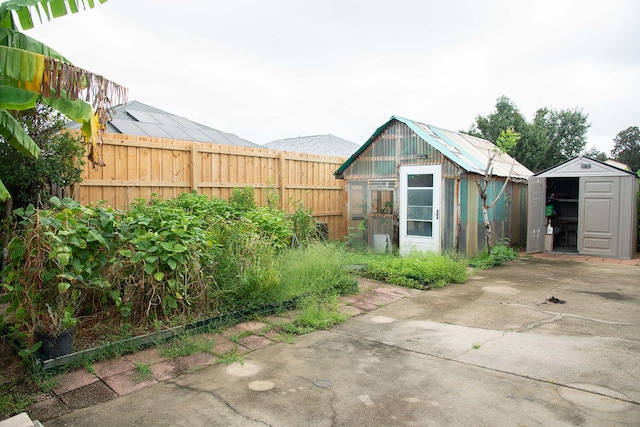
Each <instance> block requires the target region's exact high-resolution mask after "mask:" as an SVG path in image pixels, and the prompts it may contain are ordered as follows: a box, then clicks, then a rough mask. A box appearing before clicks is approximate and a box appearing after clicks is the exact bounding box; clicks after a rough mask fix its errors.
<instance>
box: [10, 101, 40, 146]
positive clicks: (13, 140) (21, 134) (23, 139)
mask: <svg viewBox="0 0 640 427" xmlns="http://www.w3.org/2000/svg"><path fill="white" fill-rule="evenodd" d="M0 135H2V136H3V137H4V139H6V140H7V142H8V143H9V145H11V146H12V147H13V148H15V149H16V150H18V151H19V152H21V153H22V154H25V155H27V156H31V157H35V158H38V157H39V156H40V147H38V146H37V145H36V143H35V142H34V141H33V139H31V137H30V136H29V134H28V133H27V132H25V130H24V129H23V128H22V125H21V124H20V122H19V121H17V120H16V119H15V117H13V116H12V115H11V114H9V112H8V111H7V110H5V109H0Z"/></svg>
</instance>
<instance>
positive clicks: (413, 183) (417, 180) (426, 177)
mask: <svg viewBox="0 0 640 427" xmlns="http://www.w3.org/2000/svg"><path fill="white" fill-rule="evenodd" d="M407 185H408V187H423V188H424V187H433V174H432V173H429V174H414V175H407Z"/></svg>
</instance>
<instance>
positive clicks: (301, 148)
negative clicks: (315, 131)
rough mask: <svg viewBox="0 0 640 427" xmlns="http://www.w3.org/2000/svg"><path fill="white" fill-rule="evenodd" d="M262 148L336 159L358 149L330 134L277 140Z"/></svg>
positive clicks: (356, 146) (352, 143)
mask: <svg viewBox="0 0 640 427" xmlns="http://www.w3.org/2000/svg"><path fill="white" fill-rule="evenodd" d="M263 147H265V148H269V149H271V150H280V151H292V152H295V153H307V154H321V155H323V156H337V157H349V156H351V155H352V154H353V153H355V152H356V151H357V150H358V148H360V146H359V145H358V144H356V143H355V142H351V141H347V140H346V139H342V138H340V137H337V136H335V135H331V134H328V135H312V136H299V137H297V138H286V139H279V140H277V141H271V142H268V143H266V144H264V145H263Z"/></svg>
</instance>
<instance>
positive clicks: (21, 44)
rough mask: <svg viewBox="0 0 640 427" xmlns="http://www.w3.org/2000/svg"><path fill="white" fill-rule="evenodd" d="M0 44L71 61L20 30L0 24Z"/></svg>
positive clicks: (63, 60) (59, 59)
mask: <svg viewBox="0 0 640 427" xmlns="http://www.w3.org/2000/svg"><path fill="white" fill-rule="evenodd" d="M0 46H6V47H13V48H16V49H22V50H26V51H29V52H33V53H39V54H40V55H44V56H48V57H50V58H54V59H57V60H58V61H62V62H68V63H71V61H69V60H68V59H67V58H65V57H64V56H62V55H61V54H60V53H59V52H57V51H56V50H54V49H51V48H50V47H49V46H47V45H46V44H44V43H42V42H41V41H38V40H36V39H34V38H32V37H29V36H28V35H26V34H24V33H21V32H20V31H16V30H12V29H10V28H5V27H2V26H0Z"/></svg>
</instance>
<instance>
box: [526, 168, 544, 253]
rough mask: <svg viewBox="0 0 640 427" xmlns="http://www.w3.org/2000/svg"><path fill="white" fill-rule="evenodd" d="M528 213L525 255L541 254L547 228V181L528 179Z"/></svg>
mask: <svg viewBox="0 0 640 427" xmlns="http://www.w3.org/2000/svg"><path fill="white" fill-rule="evenodd" d="M528 187H529V188H528V191H529V211H528V215H527V253H533V252H542V250H543V249H544V235H545V233H546V227H547V224H546V222H547V217H546V216H545V204H546V203H545V194H546V187H547V180H546V179H545V178H539V177H537V176H532V177H531V178H529V185H528Z"/></svg>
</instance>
